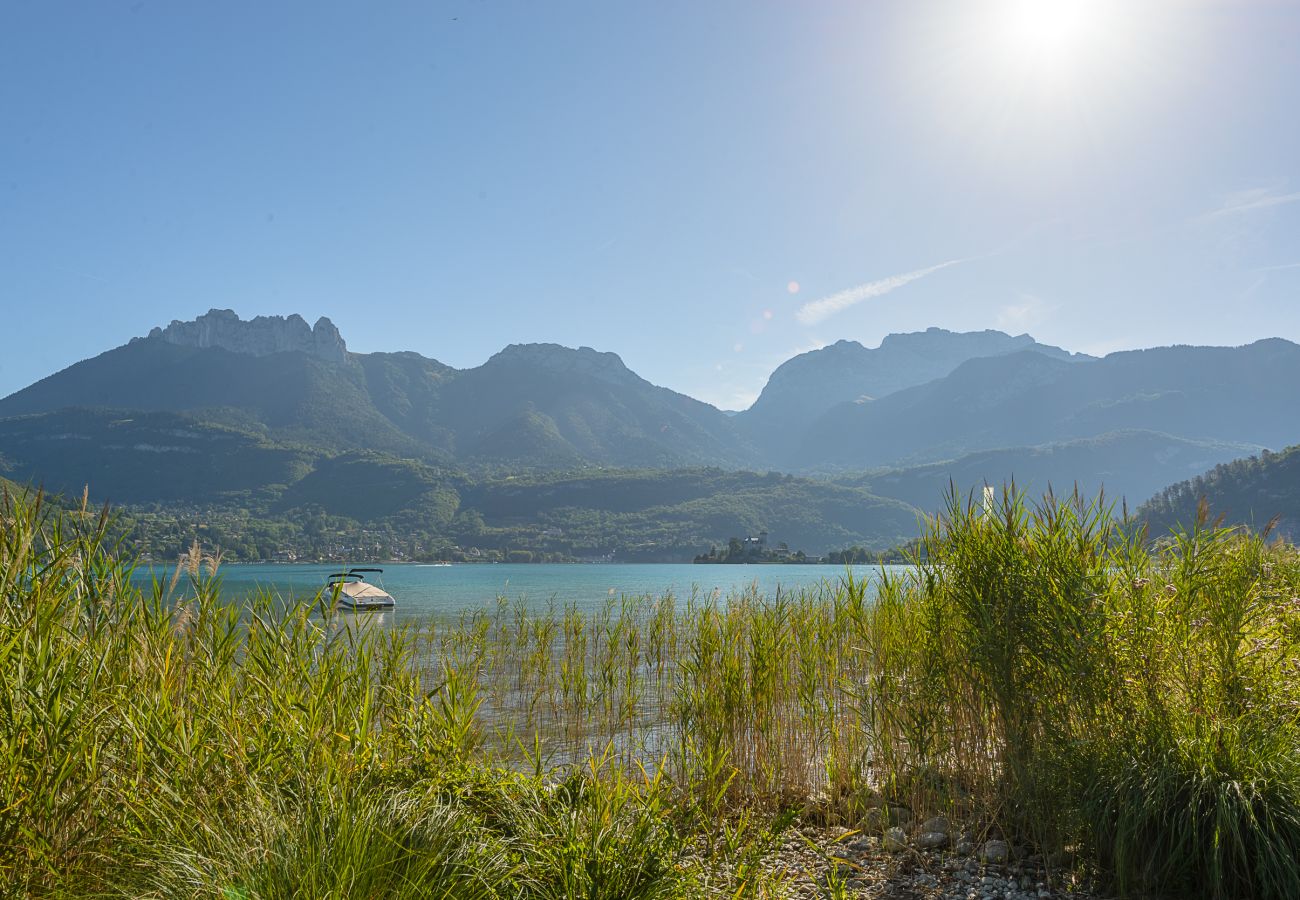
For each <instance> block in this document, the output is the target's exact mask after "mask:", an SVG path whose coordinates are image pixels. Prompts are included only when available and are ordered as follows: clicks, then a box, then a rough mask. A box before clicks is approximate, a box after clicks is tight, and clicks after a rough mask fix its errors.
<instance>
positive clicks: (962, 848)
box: [953, 841, 975, 856]
mask: <svg viewBox="0 0 1300 900" xmlns="http://www.w3.org/2000/svg"><path fill="white" fill-rule="evenodd" d="M953 849H954V850H956V851H957V852H958V853H960V854H961V855H962V856H970V855H971V854H972V853H974V852H975V845H974V844H972V843H971V842H970V841H958V842H957V846H956V847H954V848H953Z"/></svg>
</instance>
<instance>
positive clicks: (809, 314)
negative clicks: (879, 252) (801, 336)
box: [794, 257, 976, 325]
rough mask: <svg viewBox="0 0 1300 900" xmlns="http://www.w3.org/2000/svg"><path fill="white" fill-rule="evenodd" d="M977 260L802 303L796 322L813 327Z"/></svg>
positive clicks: (892, 277)
mask: <svg viewBox="0 0 1300 900" xmlns="http://www.w3.org/2000/svg"><path fill="white" fill-rule="evenodd" d="M975 258H976V257H964V258H962V259H950V260H948V261H947V262H941V263H939V264H938V265H936V266H930V267H929V268H925V269H917V270H916V271H914V272H904V273H903V274H902V275H890V276H889V277H888V278H881V279H880V280H878V281H869V282H867V283H866V284H860V285H858V286H857V287H851V288H848V289H847V290H843V291H840V292H839V293H836V294H831V295H829V296H826V297H822V298H821V299H820V300H813V301H812V302H810V303H805V304H804V305H803V306H801V307H800V308H799V311H798V312H797V313H795V314H794V315H795V318H796V319H798V320H799V321H800V322H802V323H803V324H804V325H815V324H817V323H818V322H820V321H822V320H823V319H826V318H829V317H830V316H833V315H835V314H836V313H838V312H843V311H844V310H846V309H848V308H849V307H850V306H855V305H856V304H858V303H861V302H862V301H863V300H870V299H871V298H872V297H883V296H884V295H885V294H888V293H889V292H890V291H894V290H897V289H898V288H901V287H902V286H903V285H905V284H910V283H911V282H913V281H916V280H917V279H920V278H924V277H925V276H927V275H930V274H933V273H934V272H938V271H939V270H940V269H946V268H948V267H949V266H955V265H957V264H958V263H964V262H970V261H971V260H972V259H975Z"/></svg>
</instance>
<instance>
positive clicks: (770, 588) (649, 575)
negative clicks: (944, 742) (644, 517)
mask: <svg viewBox="0 0 1300 900" xmlns="http://www.w3.org/2000/svg"><path fill="white" fill-rule="evenodd" d="M382 568H383V570H384V573H383V575H382V576H378V578H379V579H381V580H382V585H383V587H384V588H385V589H386V590H387V591H388V592H389V593H391V594H392V595H393V597H394V598H395V599H396V600H397V608H396V609H394V610H389V611H386V612H383V613H373V612H372V613H362V615H368V616H371V617H377V616H382V617H383V620H384V622H385V623H390V622H414V621H419V620H423V619H429V618H431V617H438V616H445V615H447V614H454V613H459V612H461V611H462V610H467V609H489V608H494V607H495V606H496V602H497V598H498V597H500V596H504V597H507V598H508V599H510V600H511V601H517V600H520V599H522V600H523V601H524V602H526V603H527V604H528V605H529V606H531V607H533V608H539V609H541V608H545V607H546V606H547V605H548V604H550V603H552V602H553V603H554V604H555V605H556V606H557V607H563V606H565V605H569V604H572V605H574V606H577V607H579V608H583V609H594V608H596V607H598V606H600V605H601V604H603V603H605V602H606V601H608V600H609V599H610V598H617V597H619V596H622V595H629V596H631V595H635V596H642V595H645V594H651V595H654V596H662V595H664V594H666V593H669V592H671V593H672V594H673V595H674V596H676V597H678V598H681V599H685V598H687V597H690V596H691V595H692V593H694V594H696V595H697V596H699V597H707V596H709V595H712V594H716V595H717V596H718V597H723V598H725V597H726V596H728V595H731V594H738V593H741V592H743V591H745V590H750V589H757V591H758V593H760V594H762V595H766V596H771V595H773V594H775V593H776V591H777V588H778V587H779V588H780V589H781V591H782V592H786V591H797V590H799V589H800V588H806V587H814V586H816V585H818V584H820V583H821V582H823V581H829V582H831V583H836V582H838V581H839V580H840V579H842V578H843V577H844V575H845V572H846V571H847V567H844V566H792V565H787V566H781V565H767V566H764V565H758V566H727V565H707V566H697V565H691V564H681V565H667V564H650V563H643V564H639V565H637V564H625V563H607V564H590V565H578V564H510V563H497V564H490V563H489V564H462V565H451V566H431V565H420V564H418V563H388V564H384V565H383V566H382ZM152 571H153V572H154V573H157V575H158V577H160V578H163V579H166V578H170V577H171V573H172V571H173V568H166V569H164V568H162V567H158V568H155V569H154V570H152ZM337 571H341V570H340V568H339V567H338V566H337V565H333V566H331V565H316V564H300V565H285V564H267V563H227V564H225V565H223V566H222V567H221V572H220V574H221V579H222V590H223V593H224V594H226V595H227V596H229V597H232V598H238V597H244V596H247V595H248V594H250V593H252V592H253V591H256V590H258V589H267V590H270V591H272V592H275V593H278V594H281V595H283V596H290V595H292V596H300V597H307V596H310V595H312V594H313V593H315V592H316V591H317V590H319V589H320V587H321V586H322V585H323V584H324V583H325V578H326V576H327V575H329V574H330V573H331V572H337ZM852 571H853V574H854V577H855V578H863V579H869V580H872V581H874V580H875V579H876V578H877V577H878V575H879V571H880V567H879V566H853V567H852ZM150 574H151V572H150V570H147V569H142V570H140V571H139V572H138V573H137V577H139V578H141V579H148V578H149V577H150ZM371 577H372V578H374V577H375V576H371Z"/></svg>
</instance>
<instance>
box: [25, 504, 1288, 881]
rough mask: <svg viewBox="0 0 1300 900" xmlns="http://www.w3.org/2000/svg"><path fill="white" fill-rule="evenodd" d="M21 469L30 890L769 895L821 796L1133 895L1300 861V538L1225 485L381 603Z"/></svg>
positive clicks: (862, 833) (944, 520)
mask: <svg viewBox="0 0 1300 900" xmlns="http://www.w3.org/2000/svg"><path fill="white" fill-rule="evenodd" d="M0 493H3V498H2V499H0V524H2V525H3V527H2V528H0V672H2V673H3V676H4V677H3V678H2V679H0V884H3V885H8V886H9V889H10V890H11V891H12V892H13V893H14V894H15V895H17V896H42V897H44V896H49V897H72V896H86V895H96V896H144V897H195V898H197V897H220V898H223V900H229V898H241V900H253V898H279V897H285V898H287V897H294V896H311V897H339V898H342V897H353V896H386V897H387V896H391V897H446V898H452V897H455V898H470V900H474V898H504V897H511V898H516V897H519V898H539V900H540V898H562V897H563V898H569V897H572V898H577V897H583V898H592V900H595V898H609V900H614V898H624V900H638V898H686V897H710V896H712V897H719V898H721V897H727V898H744V897H754V898H758V897H763V898H767V897H772V898H775V897H781V896H785V895H786V890H787V882H788V880H789V879H790V877H791V875H792V873H791V872H789V871H787V870H786V869H784V868H783V867H782V865H781V864H780V863H779V860H777V850H778V848H779V847H780V846H781V845H782V843H783V841H785V840H786V838H787V837H788V836H789V835H791V834H793V833H794V831H793V829H796V828H801V827H805V826H818V827H822V828H830V829H836V830H838V832H839V833H840V834H842V835H846V836H847V835H853V836H854V839H855V840H862V841H865V842H867V843H868V844H869V845H870V846H871V847H873V848H877V849H879V850H880V851H881V852H882V853H883V852H887V851H890V850H892V851H897V852H899V853H910V852H911V851H912V850H914V849H916V848H919V847H931V848H934V849H936V850H937V851H941V852H943V853H946V854H950V855H955V856H958V857H960V856H962V855H963V854H967V855H969V854H976V855H978V854H980V853H983V855H985V856H988V855H989V854H990V853H991V851H989V850H988V848H989V847H993V846H995V845H996V846H997V847H999V848H1001V849H1000V853H1001V855H1002V856H1004V857H1005V856H1007V855H1012V856H1015V857H1017V858H1023V859H1025V860H1036V861H1037V864H1038V865H1039V866H1040V868H1041V870H1042V871H1043V873H1044V874H1043V878H1044V879H1046V880H1047V881H1048V882H1050V883H1052V884H1054V885H1056V886H1062V885H1065V886H1069V885H1094V886H1096V887H1097V888H1098V889H1100V890H1106V891H1109V892H1113V893H1115V894H1118V895H1121V896H1139V895H1160V896H1170V897H1187V896H1199V897H1213V898H1225V900H1227V898H1236V897H1245V896H1249V897H1255V898H1265V900H1273V898H1285V897H1295V896H1298V895H1300V754H1298V753H1297V747H1300V555H1298V554H1297V552H1296V550H1295V549H1294V548H1292V547H1291V546H1289V545H1287V544H1285V543H1283V542H1278V541H1271V540H1269V538H1268V536H1267V535H1260V534H1254V533H1250V532H1246V531H1241V530H1232V529H1224V528H1218V527H1215V526H1214V525H1213V524H1211V523H1210V522H1209V520H1208V516H1207V515H1206V514H1204V511H1202V514H1201V515H1200V516H1199V517H1198V519H1197V521H1196V522H1194V523H1193V524H1191V525H1190V526H1188V527H1187V528H1186V529H1184V530H1180V531H1175V532H1171V533H1169V534H1167V535H1147V534H1146V533H1145V532H1144V531H1142V530H1140V529H1138V528H1136V527H1133V526H1132V525H1131V523H1128V522H1126V521H1124V520H1122V519H1120V518H1118V517H1117V516H1115V515H1114V514H1113V512H1112V511H1111V510H1110V509H1108V508H1106V507H1104V506H1102V505H1101V504H1100V503H1089V502H1086V501H1083V500H1080V499H1079V498H1077V497H1074V498H1070V499H1068V500H1061V499H1057V498H1053V497H1051V496H1050V495H1049V496H1048V497H1046V498H1045V499H1044V500H1043V501H1041V502H1040V503H1037V504H1030V503H1028V502H1027V501H1026V499H1025V498H1024V497H1023V496H1021V495H1019V494H1016V493H1014V492H1012V491H1006V492H1004V493H1003V494H1002V495H1001V497H1000V498H999V499H996V500H995V502H993V503H991V504H984V505H981V506H979V507H977V506H976V505H974V504H973V503H969V502H966V501H963V500H961V499H960V498H958V497H956V496H953V497H950V498H949V500H948V503H947V506H946V508H945V510H944V512H943V514H942V515H940V516H937V517H934V518H932V519H930V520H928V521H927V523H926V526H925V531H924V535H923V537H922V538H921V540H920V542H919V543H918V544H917V546H916V548H915V552H914V554H913V559H912V562H913V563H914V568H911V569H909V570H906V571H905V572H901V573H900V572H892V573H891V572H884V573H882V578H881V582H880V585H879V588H878V591H877V592H875V593H873V594H871V595H869V594H868V588H867V585H866V584H864V583H862V582H858V581H854V580H853V579H852V577H851V576H847V577H846V578H845V579H844V580H843V581H841V582H840V583H839V584H837V585H833V586H832V585H828V586H826V587H823V588H821V589H818V590H811V591H805V592H802V593H797V594H785V593H780V592H778V593H777V594H775V595H773V596H759V595H758V594H756V593H755V592H749V593H742V594H739V595H736V596H732V597H728V598H725V599H722V600H718V601H705V602H700V601H694V602H684V601H679V600H677V599H676V598H673V597H672V596H663V597H644V598H626V599H622V600H619V601H611V602H610V603H609V604H608V605H607V606H606V607H604V608H603V609H601V610H598V611H596V612H591V613H584V612H582V611H579V610H577V609H573V608H563V609H561V608H552V609H549V610H546V611H541V612H530V611H529V610H528V609H526V608H525V607H523V606H522V605H512V604H510V603H508V602H506V601H504V600H503V601H502V602H501V603H500V605H499V606H498V608H497V609H495V610H490V611H487V612H476V613H466V614H464V615H463V616H460V617H459V618H455V619H448V620H439V621H434V622H429V623H427V624H425V625H422V626H420V627H408V628H399V629H377V628H369V627H367V626H366V622H365V619H364V618H358V617H354V616H348V615H344V614H339V613H336V612H335V611H333V610H332V609H331V603H330V598H329V596H328V595H325V596H322V597H319V598H317V601H316V602H314V603H295V604H286V603H284V602H282V601H280V600H278V599H277V598H275V597H272V596H268V595H262V596H258V597H254V598H252V599H250V600H248V601H247V603H246V604H245V605H243V606H239V607H236V606H232V605H230V604H226V603H222V602H221V601H220V585H221V575H220V564H221V559H220V556H219V555H218V554H209V553H206V552H204V551H203V550H201V549H200V548H199V547H198V546H197V545H196V546H195V547H194V548H193V549H192V550H191V552H189V553H187V554H186V555H185V556H184V557H183V558H182V560H181V563H180V565H178V567H177V569H176V572H175V576H174V577H173V578H172V579H171V580H170V581H169V582H168V583H155V584H154V585H153V586H152V587H151V588H147V589H142V588H140V587H139V586H134V585H133V584H132V582H131V578H130V575H131V571H132V566H133V561H132V558H131V556H130V554H129V553H128V552H127V550H126V548H125V547H124V546H123V545H122V543H121V541H120V539H119V540H117V541H115V540H114V538H113V537H112V535H113V534H114V528H113V522H112V516H111V514H110V513H109V512H108V511H107V510H104V511H100V512H95V511H93V510H91V509H88V508H87V506H86V505H85V504H84V503H83V504H82V505H81V506H80V507H79V508H71V509H67V508H57V507H54V506H52V505H51V504H49V503H47V502H45V501H44V500H43V498H41V497H40V496H39V495H32V494H28V493H22V492H19V493H11V492H9V491H3V492H0ZM941 820H943V821H945V822H951V823H953V824H952V827H951V828H946V827H945V829H944V830H943V832H934V831H929V832H924V833H923V832H922V827H923V826H920V825H919V824H918V823H925V825H927V826H929V825H932V823H934V822H937V821H941ZM981 847H982V848H984V850H983V851H980V850H978V849H972V848H981ZM824 849H825V851H826V853H827V855H831V854H832V852H833V849H834V848H824ZM848 880H849V879H848V877H847V876H844V875H842V874H839V868H837V867H836V866H831V867H830V868H828V869H827V870H826V871H825V873H824V875H823V876H822V878H821V880H820V881H819V883H818V891H819V892H820V893H819V895H820V896H826V897H845V896H849V895H850V894H849V890H850V887H849V885H848Z"/></svg>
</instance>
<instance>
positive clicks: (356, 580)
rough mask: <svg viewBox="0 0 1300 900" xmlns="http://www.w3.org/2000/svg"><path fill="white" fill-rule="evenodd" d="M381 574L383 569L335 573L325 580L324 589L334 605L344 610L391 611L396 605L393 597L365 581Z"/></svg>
mask: <svg viewBox="0 0 1300 900" xmlns="http://www.w3.org/2000/svg"><path fill="white" fill-rule="evenodd" d="M383 572H384V570H383V569H348V570H347V571H346V572H335V573H334V574H333V575H331V576H329V578H328V579H327V580H326V582H325V589H326V590H327V591H329V592H330V595H331V596H332V597H333V598H334V602H335V603H337V604H338V605H339V606H341V607H344V608H346V609H355V610H365V609H392V608H393V607H394V606H396V605H397V601H395V600H394V599H393V595H392V594H390V593H388V591H386V590H384V589H383V588H382V587H380V586H379V585H375V584H371V583H370V582H368V581H366V576H367V575H370V574H375V575H382V574H383ZM381 583H382V579H381Z"/></svg>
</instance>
